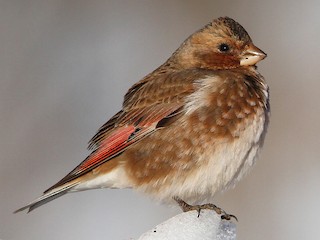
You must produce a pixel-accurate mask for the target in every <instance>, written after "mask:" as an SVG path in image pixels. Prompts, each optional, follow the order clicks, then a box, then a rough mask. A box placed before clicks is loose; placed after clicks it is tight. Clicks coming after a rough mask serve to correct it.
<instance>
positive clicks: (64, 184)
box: [16, 17, 269, 212]
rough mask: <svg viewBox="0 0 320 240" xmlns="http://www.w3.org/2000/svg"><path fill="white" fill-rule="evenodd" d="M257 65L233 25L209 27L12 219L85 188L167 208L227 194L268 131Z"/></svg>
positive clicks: (258, 56) (144, 83) (131, 95)
mask: <svg viewBox="0 0 320 240" xmlns="http://www.w3.org/2000/svg"><path fill="white" fill-rule="evenodd" d="M265 57H266V54H265V53H264V52H263V51H262V50H260V49H259V48H257V47H256V46H255V45H254V44H253V42H252V40H251V38H250V36H249V35H248V33H247V32H246V30H245V29H244V28H243V27H242V26H241V25H240V24H239V23H237V22H236V21H234V20H233V19H231V18H229V17H220V18H218V19H215V20H213V21H212V22H210V23H209V24H207V25H206V26H204V27H203V28H202V29H200V30H198V31H197V32H195V33H194V34H192V35H191V36H190V37H188V38H187V39H186V40H185V41H184V42H183V43H182V44H181V46H180V47H179V48H178V49H177V50H176V51H175V52H174V53H173V54H172V56H171V57H170V58H169V59H168V60H167V61H166V62H165V63H164V64H162V65H161V66H160V67H158V68H157V69H156V70H154V71H153V72H151V73H150V74H148V75H147V76H145V77H144V78H143V79H141V80H140V81H139V82H137V83H136V84H134V85H133V86H132V87H131V88H130V89H129V90H128V92H127V93H126V94H125V96H124V101H123V105H122V109H121V110H120V111H119V112H118V113H116V114H115V115H114V116H113V117H112V118H111V119H110V120H109V121H107V122H106V123H105V124H104V125H103V126H102V127H100V129H99V130H98V131H97V133H96V134H95V135H94V137H93V138H92V139H91V140H90V142H89V147H88V149H89V150H91V153H90V154H89V156H88V157H87V158H86V159H85V160H84V161H82V162H81V163H80V164H79V165H78V166H77V167H75V168H74V169H73V170H72V171H71V172H70V173H69V174H67V175H66V176H65V177H64V178H62V179H61V180H60V181H59V182H57V183H56V184H54V185H53V186H52V187H50V188H49V189H48V190H46V191H45V192H44V193H43V195H42V196H41V197H39V198H37V199H36V200H34V201H33V202H31V203H30V204H28V205H26V206H24V207H22V208H20V209H18V210H17V211H16V212H19V211H22V210H25V209H28V211H32V210H34V209H35V208H37V207H39V206H41V205H43V204H45V203H47V202H49V201H51V200H53V199H56V198H58V197H60V196H62V195H64V194H66V193H69V192H77V191H83V190H88V189H99V188H133V189H136V190H137V191H140V192H143V193H146V194H147V195H149V196H151V197H152V198H154V199H155V200H158V201H160V202H164V203H169V204H170V203H173V202H174V199H183V200H185V201H189V202H191V203H198V202H201V201H204V200H207V199H210V198H211V197H213V196H214V195H215V194H216V193H218V192H220V191H222V190H225V189H227V188H229V187H231V186H233V185H234V184H235V183H236V182H238V181H239V180H240V179H241V178H242V177H243V176H244V175H245V174H246V173H247V172H248V170H249V169H250V168H251V166H252V165H253V164H254V162H255V160H256V157H257V154H258V152H259V149H260V148H261V146H262V144H263V141H264V137H265V133H266V129H267V125H268V122H269V120H268V119H269V91H268V86H267V84H266V82H265V80H264V78H263V77H262V76H261V75H260V74H259V72H258V71H257V67H256V64H257V63H258V62H259V61H260V60H262V59H264V58H265Z"/></svg>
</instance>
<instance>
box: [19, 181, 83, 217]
mask: <svg viewBox="0 0 320 240" xmlns="http://www.w3.org/2000/svg"><path fill="white" fill-rule="evenodd" d="M76 185H77V183H74V184H70V185H67V186H64V187H59V188H57V189H52V191H50V192H47V193H45V194H44V195H42V196H41V197H39V198H37V199H36V200H34V201H33V202H31V203H29V204H28V205H27V206H24V207H22V208H19V209H18V210H16V211H14V212H13V213H17V212H21V211H23V210H25V209H28V208H29V210H28V213H29V212H31V211H32V210H34V209H36V208H37V207H40V206H42V205H43V204H46V203H48V202H50V201H52V200H54V199H56V198H58V197H61V196H62V195H64V194H66V193H68V192H69V191H70V189H71V188H73V187H74V186H76Z"/></svg>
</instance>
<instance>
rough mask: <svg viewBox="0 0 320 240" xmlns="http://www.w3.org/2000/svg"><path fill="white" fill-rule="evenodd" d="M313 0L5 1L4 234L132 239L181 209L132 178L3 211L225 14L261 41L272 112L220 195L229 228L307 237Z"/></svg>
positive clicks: (314, 128)
mask: <svg viewBox="0 0 320 240" xmlns="http://www.w3.org/2000/svg"><path fill="white" fill-rule="evenodd" d="M319 12H320V1H317V0H314V1H311V0H307V1H303V2H302V1H290V0H280V1H275V0H274V1H265V0H260V1H253V0H252V1H250V0H242V1H213V0H207V1H205V0H202V1H201V0H200V1H190V0H189V1H182V0H181V1H163V0H162V1H132V0H131V1H130V0H126V1H115V0H114V1H96V0H93V1H85V0H77V1H76V0H65V1H62V0H52V1H50V0H47V1H43V0H35V1H29V0H20V1H19V0H7V1H5V0H1V1H0V152H1V158H0V239H2V240H18V239H23V240H40V239H41V240H42V239H46V240H51V239H64V240H68V239H70V240H71V239H78V240H81V239H115V240H116V239H131V238H136V237H138V236H139V235H140V234H141V233H143V232H144V231H146V230H148V229H149V228H151V227H153V226H154V225H156V224H158V223H160V222H161V221H163V220H165V219H168V218H169V217H171V216H173V215H175V214H177V213H178V212H180V210H179V209H172V208H168V207H166V206H162V205H159V204H156V203H154V202H152V201H151V200H149V199H148V198H147V197H145V196H142V195H140V194H138V193H135V192H133V191H131V190H93V191H87V192H81V193H77V194H69V195H67V196H64V197H62V198H60V199H57V200H55V201H53V202H51V203H50V204H47V205H45V206H43V207H41V208H39V209H37V210H36V211H34V212H32V213H30V214H25V213H20V214H15V215H14V214H12V212H13V210H15V209H17V208H18V207H21V206H22V205H24V204H26V203H28V202H29V201H31V200H33V199H34V198H36V197H38V196H39V195H40V194H41V193H42V191H43V190H45V189H46V188H48V187H49V186H51V185H52V184H54V183H55V182H56V181H57V180H59V179H60V178H61V177H63V176H64V175H65V174H66V173H67V172H69V171H70V170H71V169H72V168H73V167H75V166H76V165H77V164H78V163H79V162H80V161H82V160H83V159H84V157H85V156H86V155H87V154H88V152H87V151H86V146H87V142H88V140H89V139H90V138H91V137H92V136H93V134H94V133H95V131H96V130H97V129H98V127H100V126H101V125H102V124H103V123H104V122H105V121H106V120H108V118H110V117H111V116H112V115H113V114H114V113H115V112H117V111H118V109H119V108H120V106H121V103H122V99H123V95H124V94H125V92H126V90H127V89H128V88H129V87H130V86H131V85H132V84H133V83H135V82H136V81H138V80H139V79H141V78H142V77H143V76H144V75H146V74H147V73H149V72H150V71H152V70H153V69H155V68H156V67H157V66H159V65H160V64H161V63H163V62H164V61H165V60H166V59H167V58H168V57H169V56H170V55H171V53H172V52H173V51H174V50H175V49H176V48H177V47H178V46H179V44H180V43H181V42H182V41H183V40H184V39H185V38H186V37H188V36H189V35H190V34H191V33H193V32H194V31H196V30H198V29H199V28H201V27H202V26H203V25H205V24H206V23H208V22H209V21H211V20H212V19H213V18H216V17H219V16H225V15H227V16H230V17H232V18H234V19H236V20H237V21H239V22H240V23H241V24H242V25H243V26H244V27H245V28H246V29H247V31H248V32H249V33H250V35H251V37H252V39H253V40H254V42H255V44H256V45H257V46H258V47H259V48H261V49H263V51H265V52H267V53H268V58H267V59H265V60H264V61H262V62H260V63H259V71H260V72H261V73H262V74H263V75H264V76H265V78H266V80H267V82H268V84H269V86H270V92H271V104H272V117H271V125H270V128H269V132H268V135H267V138H266V142H265V147H264V149H263V151H262V154H261V157H260V159H259V161H258V163H257V164H256V166H255V168H254V169H253V171H252V172H251V173H250V174H249V175H248V176H247V177H246V178H245V179H244V180H243V181H241V182H240V183H239V184H238V185H237V186H236V188H235V189H232V190H229V191H227V192H226V193H224V194H222V195H220V196H219V197H218V198H217V199H216V203H217V204H218V205H219V206H221V207H223V208H224V209H225V210H226V211H228V212H230V213H233V214H235V215H236V216H237V217H238V218H239V223H238V236H239V237H238V239H240V240H244V239H246V240H256V239H259V240H270V239H290V240H293V239H299V240H300V239H315V238H317V237H316V236H318V235H319V234H318V229H319V227H318V225H319V224H318V222H319V216H318V215H319V211H320V204H319V203H320V145H319V134H320V127H319V122H320V106H319V103H320V97H319V89H320V66H319V56H320V50H319V49H320V47H319V42H320V17H319Z"/></svg>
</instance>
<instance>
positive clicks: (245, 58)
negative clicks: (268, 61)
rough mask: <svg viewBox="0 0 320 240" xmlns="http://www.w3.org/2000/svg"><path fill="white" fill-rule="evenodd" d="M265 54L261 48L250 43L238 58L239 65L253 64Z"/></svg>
mask: <svg viewBox="0 0 320 240" xmlns="http://www.w3.org/2000/svg"><path fill="white" fill-rule="evenodd" d="M266 56H267V54H266V53H264V52H263V51H262V50H260V49H259V48H257V47H256V46H255V45H253V44H252V43H251V44H250V45H248V46H247V48H246V49H245V50H244V52H243V53H242V55H241V58H240V65H241V66H252V65H255V64H256V63H257V62H259V61H261V60H262V59H264V58H265V57H266Z"/></svg>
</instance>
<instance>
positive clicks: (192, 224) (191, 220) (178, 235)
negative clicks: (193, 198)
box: [138, 210, 236, 240]
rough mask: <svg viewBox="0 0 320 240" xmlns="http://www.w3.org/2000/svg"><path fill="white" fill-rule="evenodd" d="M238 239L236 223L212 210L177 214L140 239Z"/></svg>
mask: <svg viewBox="0 0 320 240" xmlns="http://www.w3.org/2000/svg"><path fill="white" fill-rule="evenodd" d="M181 239H184V240H236V225H235V223H233V222H232V221H227V220H221V217H220V215H218V214H217V213H216V212H215V211H212V210H201V214H200V216H199V217H198V213H197V212H196V211H189V212H185V213H181V214H179V215H176V216H174V217H172V218H170V219H168V220H167V221H165V222H163V223H161V224H159V225H158V226H156V227H155V228H153V229H151V230H149V231H148V232H145V233H144V234H142V235H141V236H140V238H139V239H138V240H181Z"/></svg>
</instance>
